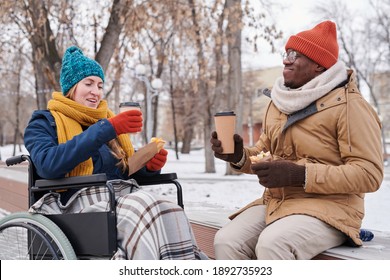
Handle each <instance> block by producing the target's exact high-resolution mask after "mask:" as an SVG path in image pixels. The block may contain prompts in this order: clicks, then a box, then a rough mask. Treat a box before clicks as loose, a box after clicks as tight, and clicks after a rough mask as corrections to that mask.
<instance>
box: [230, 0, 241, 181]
mask: <svg viewBox="0 0 390 280" xmlns="http://www.w3.org/2000/svg"><path fill="white" fill-rule="evenodd" d="M226 3H227V7H228V11H229V16H228V25H227V30H226V33H227V34H226V35H227V41H228V62H229V73H228V76H229V79H228V90H227V91H228V109H230V110H233V111H235V112H236V116H237V120H236V133H237V134H240V135H242V113H243V112H242V111H243V94H242V67H241V28H240V26H241V25H242V9H241V1H240V0H227V2H226ZM233 174H237V173H236V172H233V170H232V169H231V168H230V165H227V167H226V175H233Z"/></svg>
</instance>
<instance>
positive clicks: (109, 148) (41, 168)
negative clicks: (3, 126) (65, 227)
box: [24, 46, 205, 259]
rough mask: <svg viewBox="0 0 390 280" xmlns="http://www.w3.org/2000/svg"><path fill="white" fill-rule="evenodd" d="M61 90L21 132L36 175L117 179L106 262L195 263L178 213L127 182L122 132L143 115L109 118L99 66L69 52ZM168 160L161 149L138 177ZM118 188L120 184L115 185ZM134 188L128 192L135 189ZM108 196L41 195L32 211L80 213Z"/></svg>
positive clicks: (128, 149)
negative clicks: (112, 239)
mask: <svg viewBox="0 0 390 280" xmlns="http://www.w3.org/2000/svg"><path fill="white" fill-rule="evenodd" d="M60 84H61V88H62V93H61V92H54V93H53V95H52V99H51V100H50V101H49V102H48V110H38V111H35V112H34V113H33V115H32V118H31V120H30V122H29V124H28V126H27V128H26V130H25V137H24V142H25V145H26V148H27V150H28V151H29V153H30V156H31V159H32V162H33V163H34V165H35V168H36V172H37V174H38V175H39V176H40V177H41V178H44V179H56V178H64V177H71V176H80V175H90V174H97V173H105V174H106V175H107V179H108V180H116V181H117V182H116V183H115V193H116V202H117V206H116V211H117V247H118V248H117V251H116V253H115V254H114V256H113V259H202V258H205V255H204V254H203V253H202V252H201V251H200V250H199V249H198V246H197V244H196V242H195V239H194V235H193V232H192V229H191V226H190V224H189V221H188V219H187V217H186V215H185V213H184V211H183V209H182V208H181V207H179V206H178V205H176V204H174V203H172V202H169V201H165V200H161V199H158V198H155V197H154V196H153V195H152V194H150V193H148V192H146V191H144V190H141V189H139V188H138V186H137V184H136V182H135V181H134V180H129V179H131V178H129V176H128V172H127V169H128V164H127V159H128V158H129V157H131V156H132V155H133V154H134V148H133V146H132V143H131V142H130V138H129V137H128V135H127V133H131V132H139V131H141V129H142V113H141V112H140V111H138V110H130V111H126V112H123V113H120V114H118V115H115V114H114V113H113V112H112V111H111V110H110V109H108V107H107V102H106V101H105V100H102V96H103V85H104V73H103V69H102V67H101V66H100V65H99V64H98V63H97V62H96V61H95V60H92V59H90V58H88V57H86V56H84V54H83V53H82V51H81V50H80V49H79V48H77V47H75V46H72V47H70V48H68V49H67V50H66V52H65V54H64V57H63V60H62V69H61V75H60ZM166 160H167V151H166V150H165V149H161V150H160V152H158V153H157V154H156V155H155V156H154V157H153V158H152V159H151V160H150V161H149V162H148V163H147V164H146V167H144V168H143V169H141V170H139V171H138V172H137V173H138V174H139V173H142V175H143V176H153V175H155V174H158V173H159V172H160V170H161V168H162V167H163V166H164V164H165V162H166ZM118 182H119V183H118ZM134 190H135V191H134ZM107 201H108V194H107V190H106V189H105V188H102V187H88V188H84V189H81V190H66V191H58V192H50V193H46V194H45V195H44V196H43V197H42V198H40V199H39V200H38V201H37V202H36V203H35V204H34V205H33V206H32V207H31V208H30V211H31V212H37V213H43V214H51V213H79V212H91V211H97V210H101V209H102V208H105V207H107V204H108V203H107Z"/></svg>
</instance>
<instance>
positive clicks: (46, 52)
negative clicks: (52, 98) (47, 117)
mask: <svg viewBox="0 0 390 280" xmlns="http://www.w3.org/2000/svg"><path fill="white" fill-rule="evenodd" d="M26 10H27V13H28V14H29V16H30V19H31V24H32V26H28V25H26V28H27V30H30V31H31V33H30V34H31V36H30V37H29V40H30V43H31V47H32V57H33V65H34V70H35V71H34V72H35V81H36V93H37V107H38V109H46V105H47V95H49V93H50V92H51V91H53V90H60V86H59V77H60V69H61V68H60V67H59V66H60V65H61V58H60V56H59V54H58V51H57V48H56V44H55V39H54V38H55V37H54V35H53V32H52V30H51V27H50V22H49V20H48V12H47V10H46V7H45V3H44V2H43V1H38V0H30V1H29V5H28V6H26ZM29 23H30V21H29ZM33 31H34V32H33Z"/></svg>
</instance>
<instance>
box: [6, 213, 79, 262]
mask: <svg viewBox="0 0 390 280" xmlns="http://www.w3.org/2000/svg"><path fill="white" fill-rule="evenodd" d="M14 259H22V260H29V259H33V260H46V259H54V260H56V259H60V260H61V259H62V260H75V259H77V257H76V254H75V252H74V250H73V248H72V245H71V244H70V242H69V240H68V238H67V237H66V236H65V234H64V233H63V232H62V230H61V229H60V228H59V227H58V226H57V225H56V224H55V223H53V222H52V221H51V220H50V219H48V218H46V217H45V216H43V215H40V214H30V213H27V212H21V213H14V214H10V215H8V216H6V217H4V218H2V219H1V220H0V260H14Z"/></svg>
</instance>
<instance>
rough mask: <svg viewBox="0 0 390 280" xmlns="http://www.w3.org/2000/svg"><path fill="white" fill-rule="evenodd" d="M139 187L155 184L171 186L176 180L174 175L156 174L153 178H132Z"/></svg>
mask: <svg viewBox="0 0 390 280" xmlns="http://www.w3.org/2000/svg"><path fill="white" fill-rule="evenodd" d="M133 179H135V180H136V181H137V183H138V184H139V185H140V186H143V185H144V186H146V185H156V184H171V183H173V181H174V180H176V179H177V175H176V173H165V174H157V175H153V176H150V177H149V176H134V177H133Z"/></svg>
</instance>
